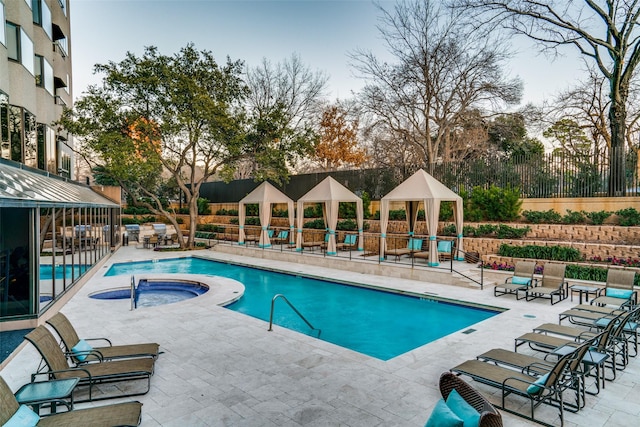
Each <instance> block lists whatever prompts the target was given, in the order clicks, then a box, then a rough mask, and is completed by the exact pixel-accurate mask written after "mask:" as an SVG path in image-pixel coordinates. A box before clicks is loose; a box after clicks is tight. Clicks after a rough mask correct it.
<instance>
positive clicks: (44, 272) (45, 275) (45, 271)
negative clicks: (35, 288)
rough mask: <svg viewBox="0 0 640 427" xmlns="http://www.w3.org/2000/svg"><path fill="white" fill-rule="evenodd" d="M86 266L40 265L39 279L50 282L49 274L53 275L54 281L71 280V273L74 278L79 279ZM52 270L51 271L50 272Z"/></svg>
mask: <svg viewBox="0 0 640 427" xmlns="http://www.w3.org/2000/svg"><path fill="white" fill-rule="evenodd" d="M87 268H88V267H87V266H86V265H84V264H81V265H74V266H73V267H72V266H71V265H62V264H60V265H56V266H55V267H54V266H52V265H51V264H40V279H42V280H47V279H49V280H51V274H52V273H53V274H54V277H55V278H56V279H62V278H63V277H65V276H66V277H67V279H69V280H71V274H72V273H73V276H74V277H80V276H81V275H82V274H83V273H84V272H85V271H87ZM52 270H53V271H52Z"/></svg>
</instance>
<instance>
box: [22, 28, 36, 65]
mask: <svg viewBox="0 0 640 427" xmlns="http://www.w3.org/2000/svg"><path fill="white" fill-rule="evenodd" d="M33 56H34V51H33V42H32V41H31V39H30V38H29V36H28V35H27V33H25V32H24V30H23V29H22V28H20V63H21V64H22V65H24V67H25V68H26V69H27V70H28V71H29V72H30V73H31V74H35V73H34V69H33Z"/></svg>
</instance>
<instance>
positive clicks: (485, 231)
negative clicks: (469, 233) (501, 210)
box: [474, 224, 498, 237]
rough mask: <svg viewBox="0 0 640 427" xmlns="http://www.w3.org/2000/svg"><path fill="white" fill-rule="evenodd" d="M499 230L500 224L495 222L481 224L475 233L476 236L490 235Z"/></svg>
mask: <svg viewBox="0 0 640 427" xmlns="http://www.w3.org/2000/svg"><path fill="white" fill-rule="evenodd" d="M496 231H498V226H497V225H494V224H480V225H479V226H478V228H476V231H475V233H474V236H475V237H488V236H492V235H493V234H494V233H495V232H496Z"/></svg>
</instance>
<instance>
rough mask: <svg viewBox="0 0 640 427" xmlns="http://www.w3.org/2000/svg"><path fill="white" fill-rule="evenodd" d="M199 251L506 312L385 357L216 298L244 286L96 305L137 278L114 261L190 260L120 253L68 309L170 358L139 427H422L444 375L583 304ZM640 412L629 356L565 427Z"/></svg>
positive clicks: (29, 360) (22, 367) (637, 375)
mask: <svg viewBox="0 0 640 427" xmlns="http://www.w3.org/2000/svg"><path fill="white" fill-rule="evenodd" d="M196 253H197V255H198V256H205V257H209V258H212V259H217V260H223V261H239V262H242V263H247V264H254V265H262V266H268V267H269V268H272V269H282V270H285V271H291V272H300V273H308V274H312V275H316V276H323V277H326V278H328V279H331V278H335V279H341V280H349V281H352V282H358V283H364V284H368V285H372V286H379V287H393V288H396V289H400V290H405V291H411V292H416V293H430V294H437V295H439V296H442V297H446V298H453V299H456V300H463V301H472V302H476V303H482V304H486V305H491V306H499V307H502V308H506V309H508V310H507V311H505V312H504V313H502V314H499V315H497V316H494V317H493V318H491V319H488V320H486V321H483V322H481V323H478V324H476V325H474V326H473V328H474V329H475V330H476V331H475V332H473V333H471V334H463V333H461V332H457V333H454V334H451V335H449V336H447V337H445V338H442V339H440V340H437V341H435V342H433V343H431V344H428V345H425V346H422V347H420V348H418V349H415V350H413V351H411V352H408V353H406V354H403V355H401V356H399V357H396V358H394V359H391V360H389V361H380V360H377V359H374V358H371V357H368V356H365V355H362V354H359V353H355V352H353V351H351V350H347V349H345V348H341V347H338V346H335V345H333V344H330V343H327V342H324V341H320V340H317V339H314V338H311V337H308V336H306V335H302V334H299V333H296V332H293V331H289V330H287V329H283V328H279V327H275V328H274V331H273V332H268V331H267V326H268V325H267V323H266V322H264V321H262V320H258V319H254V318H251V317H248V316H245V315H242V314H240V313H236V312H234V311H231V310H227V309H225V308H222V307H219V306H218V305H217V304H218V303H219V301H220V300H224V299H225V298H228V294H227V295H225V293H226V291H225V289H228V288H230V287H233V286H237V284H235V283H230V282H229V281H228V280H229V279H215V284H214V287H219V288H217V289H215V292H214V293H212V294H211V296H209V297H199V298H194V299H191V300H187V301H183V302H179V303H175V304H169V305H164V306H158V307H149V308H141V309H138V310H134V311H130V303H129V301H128V300H120V301H102V300H95V299H90V298H88V294H89V293H91V292H95V291H97V290H101V289H107V288H112V287H119V286H127V285H128V283H129V277H128V276H127V277H124V276H114V277H104V276H103V274H104V273H105V272H106V271H107V269H108V267H109V266H110V265H111V264H112V263H115V262H126V261H133V260H143V259H152V258H159V259H160V258H174V257H176V256H185V255H187V254H185V253H175V252H174V253H163V252H152V251H149V250H142V249H136V248H135V247H133V246H130V247H123V248H120V249H119V250H118V251H117V252H116V253H115V254H114V255H113V256H112V257H111V259H110V260H109V261H108V262H107V264H106V265H105V266H104V267H103V268H101V269H100V271H99V272H98V273H96V274H95V275H94V277H93V278H92V279H91V280H89V282H88V283H87V284H86V285H85V286H84V287H83V288H82V289H80V290H79V291H78V293H77V294H76V295H75V296H74V297H73V298H72V299H71V301H70V302H69V303H68V304H66V305H65V306H64V308H63V309H62V312H64V313H65V314H66V315H67V316H68V317H69V318H70V320H71V321H72V323H73V324H74V325H75V327H76V329H77V330H78V331H79V332H80V335H81V336H83V337H96V336H107V337H110V338H112V340H113V341H114V342H115V343H116V344H124V343H135V342H142V341H153V342H158V343H160V345H161V350H162V351H164V353H163V354H162V355H161V356H160V357H159V359H158V361H157V363H156V372H155V375H154V376H153V377H152V379H151V391H150V392H149V393H148V394H146V395H143V396H139V397H137V398H136V399H137V400H140V401H141V402H143V404H144V406H143V408H142V410H143V419H142V426H176V427H178V426H180V427H182V426H367V427H369V426H407V427H410V426H415V427H417V426H423V425H424V423H425V422H426V420H427V418H428V417H429V414H430V412H431V409H432V408H433V406H434V405H435V403H436V402H437V400H438V399H439V398H440V394H439V392H438V386H437V384H438V378H439V376H440V373H442V372H443V371H446V370H448V369H449V368H451V367H453V366H455V365H457V364H459V363H461V362H463V361H464V360H466V359H470V358H474V357H475V356H476V355H478V354H480V353H482V352H484V351H486V350H489V349H491V348H494V347H502V348H507V349H512V348H513V338H515V337H517V336H518V335H520V334H522V333H525V332H530V331H531V329H532V328H533V327H535V326H537V325H538V324H540V323H544V322H554V323H557V321H558V313H559V312H560V311H563V310H565V309H567V308H569V307H571V306H572V305H575V304H577V301H574V302H573V303H572V302H571V301H569V299H567V300H565V301H563V302H561V303H559V304H557V305H554V306H551V305H550V304H549V302H548V301H547V300H536V301H531V302H526V301H524V300H521V301H515V298H513V297H511V296H503V297H499V298H495V297H494V296H493V292H492V287H486V288H485V290H484V291H480V290H478V289H472V288H465V287H459V286H451V285H442V284H438V283H428V282H418V281H412V280H407V279H400V278H389V277H382V276H375V275H367V274H362V273H353V272H345V271H342V270H332V269H328V268H322V267H315V266H311V265H303V264H297V263H290V262H282V261H270V260H267V259H256V258H248V257H244V256H241V255H231V254H224V253H218V252H215V251H214V250H207V251H197V252H196ZM142 274H143V272H141V273H140V274H137V275H136V276H141V275H142ZM211 274H213V275H215V272H214V271H212V272H211ZM214 295H218V296H220V300H219V299H217V297H214ZM425 327H428V325H425ZM522 352H528V353H530V354H534V353H533V352H531V351H527V350H522ZM39 361H40V358H39V357H38V355H37V353H36V351H35V349H33V347H31V346H30V345H24V346H23V347H22V348H21V349H20V351H19V353H18V354H17V355H15V356H14V357H13V359H12V360H11V361H10V362H9V363H8V364H7V365H6V367H5V368H4V369H3V370H2V371H1V372H0V375H2V376H3V378H5V380H6V381H7V382H8V383H9V385H10V386H11V387H12V389H13V390H16V389H17V388H18V387H19V386H20V385H22V384H24V383H25V382H28V381H29V376H30V374H31V373H32V372H34V371H35V370H36V369H37V367H38V364H39ZM470 383H471V384H472V385H474V386H476V387H477V388H478V389H479V390H481V391H482V392H483V394H485V395H486V396H487V397H488V398H489V399H490V400H492V401H493V402H499V397H498V396H499V395H498V393H496V390H495V389H493V388H491V387H487V386H484V385H482V384H477V383H474V382H472V381H470ZM112 401H113V402H115V401H118V399H114V400H112ZM508 401H509V402H510V403H511V407H512V408H514V409H517V408H518V407H519V406H521V405H524V406H522V407H521V408H520V409H521V410H522V411H525V412H526V411H527V407H526V404H525V401H524V400H519V399H517V398H510V399H509V400H508ZM109 402H111V401H106V402H99V403H96V405H104V404H106V403H109ZM78 406H80V405H78ZM536 414H537V415H538V416H539V417H541V418H543V419H545V420H546V421H548V422H551V423H554V424H557V425H559V419H558V418H557V410H556V409H554V408H550V407H544V406H543V407H540V408H538V410H537V411H536ZM639 416H640V363H639V362H638V360H636V359H632V360H631V364H630V366H629V367H627V369H626V370H625V371H622V372H619V375H618V378H617V379H616V381H615V382H608V383H607V384H606V389H605V390H603V391H602V392H601V393H600V395H598V396H588V397H587V407H586V408H585V409H584V410H581V411H580V412H579V413H577V414H572V413H567V414H566V415H565V425H566V426H569V427H571V426H594V427H598V426H605V427H614V426H629V425H632V424H633V423H635V422H637V419H638V417H639ZM503 418H504V424H505V426H525V425H535V424H533V423H529V422H527V421H526V420H523V419H521V418H518V417H514V416H512V415H510V414H507V413H504V412H503Z"/></svg>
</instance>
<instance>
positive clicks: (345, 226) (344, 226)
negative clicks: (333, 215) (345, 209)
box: [336, 219, 358, 231]
mask: <svg viewBox="0 0 640 427" xmlns="http://www.w3.org/2000/svg"><path fill="white" fill-rule="evenodd" d="M357 229H358V224H357V223H356V222H355V221H354V220H352V219H345V220H344V221H338V224H337V225H336V230H344V231H355V230H357Z"/></svg>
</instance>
